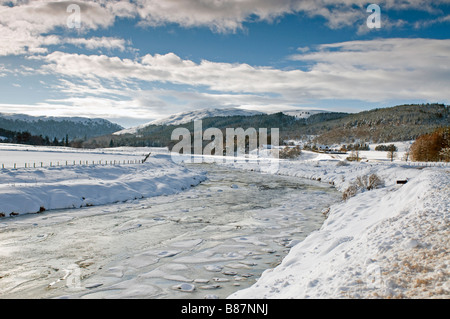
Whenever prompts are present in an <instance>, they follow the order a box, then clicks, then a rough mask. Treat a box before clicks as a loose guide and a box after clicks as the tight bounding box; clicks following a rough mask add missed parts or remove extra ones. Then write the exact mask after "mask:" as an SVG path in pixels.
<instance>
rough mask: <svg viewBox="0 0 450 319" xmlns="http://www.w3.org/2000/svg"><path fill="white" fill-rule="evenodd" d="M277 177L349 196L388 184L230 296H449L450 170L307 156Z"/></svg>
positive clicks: (359, 197)
mask: <svg viewBox="0 0 450 319" xmlns="http://www.w3.org/2000/svg"><path fill="white" fill-rule="evenodd" d="M305 155H306V156H308V155H307V154H305ZM232 166H234V167H238V168H241V169H242V168H243V169H251V170H258V165H255V164H249V163H234V164H232ZM277 174H283V175H289V176H298V177H303V178H309V179H314V180H319V181H321V182H325V183H330V184H333V185H335V187H336V188H337V189H338V190H340V191H341V192H343V193H345V191H346V190H348V189H349V187H352V186H355V185H357V184H358V183H357V180H358V177H359V178H361V177H364V176H367V177H368V176H370V175H373V174H376V176H377V177H378V178H379V180H380V181H381V183H379V185H378V187H376V188H375V189H373V190H370V191H368V190H367V189H361V188H359V189H358V187H356V188H357V189H358V192H357V194H356V195H355V196H353V197H351V196H350V198H348V199H347V200H346V201H342V202H339V203H336V204H334V205H332V206H331V207H330V208H329V210H328V211H327V214H328V218H327V220H326V221H325V223H324V225H323V226H322V227H321V229H320V230H318V231H316V232H314V233H312V234H311V235H309V236H308V237H307V238H306V239H305V240H304V241H303V242H301V243H299V244H298V245H296V246H294V247H293V248H292V249H291V251H290V252H289V254H288V256H287V257H286V258H285V259H284V260H283V262H282V263H281V265H279V266H278V267H276V268H275V269H271V270H267V271H266V272H264V274H263V275H262V277H261V278H260V279H259V280H258V282H257V283H256V284H255V285H253V286H252V287H250V288H248V289H245V290H242V291H238V292H237V293H235V294H233V295H231V296H230V298H243V299H246V298H257V299H259V298H333V299H334V298H449V297H450V283H449V281H448V276H449V271H448V265H449V264H450V258H449V254H448V242H449V240H448V239H449V227H448V226H449V216H448V215H449V209H450V199H449V197H448V194H449V191H450V170H449V169H448V168H447V169H446V168H411V167H409V166H402V165H401V164H399V163H386V162H385V163H343V162H340V161H337V160H334V159H331V158H330V157H328V158H326V157H321V158H320V159H318V158H311V157H308V159H305V160H299V161H284V162H281V163H280V165H279V169H278V170H277ZM360 180H361V179H360ZM362 180H364V179H362ZM397 181H404V182H405V181H406V184H397ZM352 195H354V194H352Z"/></svg>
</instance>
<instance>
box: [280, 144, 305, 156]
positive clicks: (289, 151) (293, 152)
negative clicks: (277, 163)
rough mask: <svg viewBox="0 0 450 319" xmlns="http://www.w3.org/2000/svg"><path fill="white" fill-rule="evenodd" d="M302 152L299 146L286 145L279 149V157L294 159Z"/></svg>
mask: <svg viewBox="0 0 450 319" xmlns="http://www.w3.org/2000/svg"><path fill="white" fill-rule="evenodd" d="M301 154H302V150H301V149H300V146H298V145H297V146H296V147H289V146H286V147H285V148H284V149H282V150H281V151H280V158H281V159H295V158H298V157H299V156H300V155H301Z"/></svg>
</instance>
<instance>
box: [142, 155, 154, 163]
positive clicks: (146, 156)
mask: <svg viewBox="0 0 450 319" xmlns="http://www.w3.org/2000/svg"><path fill="white" fill-rule="evenodd" d="M150 155H152V153H148V154H147V155H145V158H144V161H143V162H142V163H145V162H146V161H147V160H148V158H149V157H150Z"/></svg>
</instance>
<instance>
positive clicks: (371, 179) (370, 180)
mask: <svg viewBox="0 0 450 319" xmlns="http://www.w3.org/2000/svg"><path fill="white" fill-rule="evenodd" d="M382 186H384V181H383V180H382V179H381V178H380V177H378V175H376V174H372V175H369V176H368V175H364V176H358V177H357V178H356V181H354V182H353V183H352V184H351V185H350V186H349V187H348V188H347V189H346V190H345V191H344V193H343V194H342V199H343V200H347V199H349V198H350V197H353V196H355V195H356V194H358V193H359V192H363V191H366V190H368V191H370V190H373V189H376V188H378V187H382Z"/></svg>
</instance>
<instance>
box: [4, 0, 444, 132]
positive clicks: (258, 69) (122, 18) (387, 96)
mask: <svg viewBox="0 0 450 319" xmlns="http://www.w3.org/2000/svg"><path fill="white" fill-rule="evenodd" d="M0 40H1V45H0V112H1V113H23V114H29V115H39V116H41V115H47V116H81V117H89V118H105V119H108V120H110V121H112V122H115V123H118V124H120V125H122V126H124V127H132V126H136V125H139V124H143V123H147V122H149V121H151V120H155V119H161V118H164V117H167V116H169V115H171V114H174V113H179V112H184V111H191V110H196V109H203V108H230V107H239V108H244V109H251V110H259V111H264V112H278V111H283V110H291V109H320V110H327V111H339V112H359V111H363V110H368V109H373V108H380V107H389V106H395V105H400V104H407V103H435V102H438V103H445V104H450V89H449V88H450V0H435V1H433V0H431V1H430V0H428V1H425V0H383V1H381V0H380V1H378V2H365V1H359V0H343V1H336V0H319V1H317V0H316V1H313V0H130V1H129V0H123V1H115V0H114V1H106V0H91V1H81V0H79V1H38V0H35V1H27V0H13V1H1V0H0Z"/></svg>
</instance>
